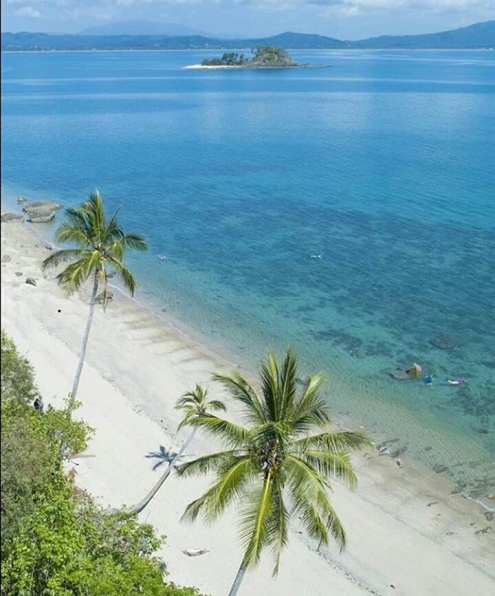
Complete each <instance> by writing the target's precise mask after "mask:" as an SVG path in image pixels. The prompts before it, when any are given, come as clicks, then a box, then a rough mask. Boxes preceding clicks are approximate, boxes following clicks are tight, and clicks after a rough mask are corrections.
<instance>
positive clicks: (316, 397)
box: [292, 373, 330, 432]
mask: <svg viewBox="0 0 495 596" xmlns="http://www.w3.org/2000/svg"><path fill="white" fill-rule="evenodd" d="M323 382H324V377H323V374H322V373H318V374H316V375H311V376H310V377H308V378H307V380H306V382H305V387H304V391H303V393H302V395H301V397H300V398H299V400H298V402H297V404H296V407H295V409H294V412H293V414H292V416H293V420H294V428H296V429H298V430H299V431H300V432H304V431H306V430H308V429H309V428H310V427H311V426H313V425H316V426H323V425H325V424H327V423H328V422H330V413H329V408H328V404H327V403H326V402H325V400H324V399H323V398H322V397H321V396H320V391H321V388H322V385H323Z"/></svg>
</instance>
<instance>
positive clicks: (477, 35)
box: [2, 21, 495, 51]
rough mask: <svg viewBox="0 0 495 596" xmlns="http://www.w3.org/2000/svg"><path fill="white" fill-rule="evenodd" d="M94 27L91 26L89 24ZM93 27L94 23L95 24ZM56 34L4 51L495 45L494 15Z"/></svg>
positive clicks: (16, 39)
mask: <svg viewBox="0 0 495 596" xmlns="http://www.w3.org/2000/svg"><path fill="white" fill-rule="evenodd" d="M90 30H91V29H90ZM92 30H93V31H94V30H95V28H92ZM87 32H88V30H86V34H85V35H81V34H80V35H54V34H48V33H2V51H26V50H31V51H33V50H38V51H48V50H184V49H205V50H222V49H223V50H240V49H245V48H249V49H252V48H255V47H256V46H258V45H278V46H281V47H283V48H286V49H325V48H329V49H339V48H347V49H353V48H359V49H365V48H370V49H376V48H383V49H387V48H391V49H392V48H393V49H399V48H407V49H426V48H432V49H433V48H441V49H445V48H457V49H479V48H495V21H486V22H484V23H476V24H474V25H470V26H469V27H463V28H461V29H455V30H452V31H443V32H440V33H429V34H425V35H397V36H381V37H374V38H371V39H363V40H360V41H340V40H338V39H333V38H332V37H325V36H322V35H312V34H306V33H291V32H286V33H281V34H280V35H275V36H273V37H265V38H260V39H216V38H210V37H207V36H204V35H164V34H158V35H127V34H125V35H124V34H118V35H110V34H108V35H101V34H99V35H97V34H94V35H89V34H88V33H87Z"/></svg>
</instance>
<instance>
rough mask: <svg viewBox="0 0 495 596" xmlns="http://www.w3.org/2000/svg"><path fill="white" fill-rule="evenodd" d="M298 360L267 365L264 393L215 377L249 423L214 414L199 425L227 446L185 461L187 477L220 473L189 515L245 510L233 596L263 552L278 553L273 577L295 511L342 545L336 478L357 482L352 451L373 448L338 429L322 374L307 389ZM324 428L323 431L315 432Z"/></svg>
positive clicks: (182, 470)
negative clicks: (335, 497) (300, 379)
mask: <svg viewBox="0 0 495 596" xmlns="http://www.w3.org/2000/svg"><path fill="white" fill-rule="evenodd" d="M296 370H297V366H296V358H295V356H294V354H293V353H292V351H291V350H287V352H286V354H285V358H284V360H283V363H282V366H280V365H279V363H278V360H277V357H276V356H275V355H274V354H268V356H267V360H266V362H265V363H262V364H261V370H260V373H261V387H260V391H259V392H257V391H256V390H255V389H254V388H253V386H252V385H251V384H250V383H249V382H248V381H247V380H246V379H245V378H244V377H243V376H242V375H241V374H239V373H237V372H235V373H233V376H226V375H223V374H218V373H217V374H215V375H214V378H215V379H216V380H217V381H219V382H220V383H221V384H222V385H223V386H224V388H226V389H227V390H228V392H229V394H230V395H231V397H232V398H233V399H234V400H235V401H236V402H238V404H240V405H241V408H242V414H241V416H242V418H241V420H242V421H243V422H245V423H246V426H242V425H241V424H237V423H235V422H232V421H229V420H224V419H221V418H218V417H216V416H213V415H202V416H200V417H198V418H197V419H196V422H195V425H196V426H197V427H199V428H202V429H203V430H204V431H207V432H209V433H210V434H212V435H213V436H216V437H218V438H220V439H221V440H222V442H223V443H224V444H225V450H223V451H219V452H217V453H212V454H209V455H204V456H202V457H198V458H197V459H195V460H193V461H190V462H186V463H183V464H181V465H180V466H178V467H177V472H178V473H179V475H182V476H190V475H192V474H208V473H211V472H213V473H215V480H214V481H213V484H212V485H211V487H210V488H209V489H208V490H207V491H206V492H205V493H204V494H203V495H202V496H201V497H199V498H198V499H196V500H195V501H193V502H192V503H190V504H189V505H188V506H187V508H186V510H185V512H184V515H183V519H186V520H191V521H192V520H195V519H196V518H197V517H198V515H201V516H202V517H203V518H204V519H205V520H206V521H207V522H211V521H214V520H215V519H217V518H218V517H219V516H220V515H221V514H222V512H223V511H224V510H225V508H226V507H227V506H228V505H231V504H234V505H237V506H239V508H240V537H241V542H242V545H243V549H244V555H243V558H242V561H241V564H240V567H239V570H238V572H237V575H236V577H235V580H234V582H233V584H232V587H231V590H230V593H229V596H234V595H235V594H237V591H238V589H239V586H240V584H241V581H242V579H243V577H244V575H245V573H246V570H247V569H248V568H250V567H253V566H255V565H256V564H257V563H258V562H259V560H260V555H261V552H262V550H263V549H264V548H265V547H270V549H271V550H272V552H273V553H274V557H275V564H274V568H273V574H274V575H276V574H277V573H278V569H279V563H280V555H281V553H282V550H283V549H284V547H285V546H286V545H287V542H288V539H289V521H290V518H291V517H292V516H294V515H295V516H297V517H299V518H300V519H301V521H302V524H303V526H304V528H305V530H306V531H307V532H308V534H309V535H310V536H311V537H312V538H314V539H315V540H319V541H321V542H322V543H323V544H328V542H329V539H330V538H331V537H332V536H333V538H334V539H335V540H336V542H337V544H338V545H339V547H340V549H341V550H342V549H343V548H344V546H345V542H346V535H345V532H344V528H343V526H342V523H341V521H340V519H339V518H338V516H337V514H336V512H335V510H334V508H333V506H332V504H331V502H330V499H329V496H328V490H329V489H330V488H331V485H330V479H331V478H332V477H335V478H337V479H339V480H341V481H343V482H345V483H346V484H347V485H348V486H350V487H353V486H354V485H355V484H356V475H355V473H354V471H353V468H352V464H351V461H350V457H349V451H351V450H354V449H357V448H360V447H363V446H366V445H369V444H370V439H369V438H368V437H367V436H366V435H365V434H364V433H361V432H353V431H336V432H335V431H333V432H332V431H331V430H330V429H329V424H330V418H329V413H328V408H327V405H326V403H325V401H324V400H323V398H322V397H321V394H320V390H321V386H322V382H323V377H322V375H321V373H319V374H317V375H314V376H310V377H309V378H308V379H307V380H306V381H305V382H304V385H303V386H302V387H301V386H300V385H299V384H298V379H297V372H296ZM313 429H319V430H321V431H323V432H320V434H311V431H312V430H313Z"/></svg>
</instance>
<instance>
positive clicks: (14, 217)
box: [2, 213, 25, 223]
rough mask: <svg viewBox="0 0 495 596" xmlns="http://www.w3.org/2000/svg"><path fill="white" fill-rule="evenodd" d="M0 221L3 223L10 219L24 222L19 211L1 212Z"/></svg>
mask: <svg viewBox="0 0 495 596" xmlns="http://www.w3.org/2000/svg"><path fill="white" fill-rule="evenodd" d="M2 221H3V222H5V223H9V222H11V221H18V222H24V221H25V218H24V215H21V214H20V213H2Z"/></svg>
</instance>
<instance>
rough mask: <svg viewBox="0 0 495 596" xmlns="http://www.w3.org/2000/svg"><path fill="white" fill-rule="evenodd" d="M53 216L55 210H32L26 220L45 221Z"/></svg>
mask: <svg viewBox="0 0 495 596" xmlns="http://www.w3.org/2000/svg"><path fill="white" fill-rule="evenodd" d="M54 217H55V211H51V212H50V211H33V212H31V213H29V217H28V221H29V222H31V223H47V222H49V221H52V219H53V218H54Z"/></svg>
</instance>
